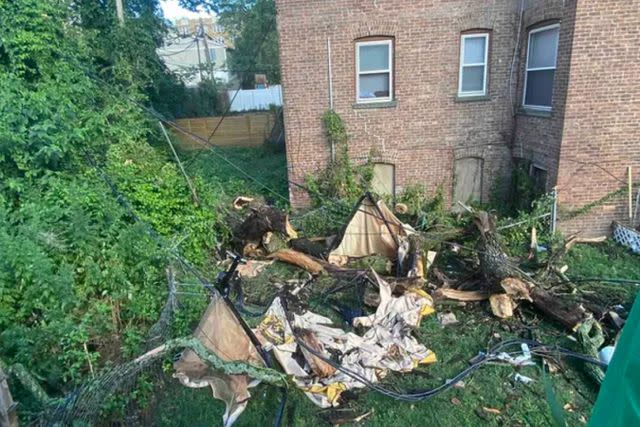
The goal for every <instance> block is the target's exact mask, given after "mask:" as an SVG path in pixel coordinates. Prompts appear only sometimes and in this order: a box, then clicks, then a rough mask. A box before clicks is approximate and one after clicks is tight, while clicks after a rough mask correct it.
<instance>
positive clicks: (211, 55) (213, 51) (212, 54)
mask: <svg viewBox="0 0 640 427" xmlns="http://www.w3.org/2000/svg"><path fill="white" fill-rule="evenodd" d="M209 61H211V62H213V63H215V62H216V48H215V47H212V48H209Z"/></svg>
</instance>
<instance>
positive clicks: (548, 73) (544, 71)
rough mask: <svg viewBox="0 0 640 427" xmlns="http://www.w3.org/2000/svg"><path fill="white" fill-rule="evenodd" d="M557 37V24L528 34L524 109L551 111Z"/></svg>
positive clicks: (558, 33)
mask: <svg viewBox="0 0 640 427" xmlns="http://www.w3.org/2000/svg"><path fill="white" fill-rule="evenodd" d="M559 35H560V26H559V25H558V24H555V25H549V26H547V27H542V28H537V29H535V30H531V31H530V32H529V44H528V50H527V72H526V75H525V80H524V100H523V104H524V106H525V107H528V108H536V109H540V110H551V99H552V96H553V78H554V75H555V73H556V58H557V56H558V39H559Z"/></svg>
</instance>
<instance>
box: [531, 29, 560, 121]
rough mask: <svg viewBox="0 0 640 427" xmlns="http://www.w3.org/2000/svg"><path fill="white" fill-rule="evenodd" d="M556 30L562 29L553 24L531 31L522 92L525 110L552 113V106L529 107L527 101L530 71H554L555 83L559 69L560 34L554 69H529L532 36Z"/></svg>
mask: <svg viewBox="0 0 640 427" xmlns="http://www.w3.org/2000/svg"><path fill="white" fill-rule="evenodd" d="M554 28H560V24H552V25H546V26H544V27H540V28H535V29H533V30H531V31H529V38H528V40H527V62H526V64H525V69H524V91H523V92H522V106H523V107H525V108H529V109H532V110H541V111H551V109H552V105H551V106H546V105H529V104H526V100H527V80H528V79H529V71H545V70H553V71H554V74H553V80H554V83H555V77H556V76H555V71H556V69H557V68H558V48H559V45H560V33H558V45H557V46H556V55H555V58H554V61H553V62H554V64H553V67H537V68H529V54H530V53H531V35H532V34H535V33H539V32H541V31H548V30H551V29H554ZM551 104H553V87H552V88H551Z"/></svg>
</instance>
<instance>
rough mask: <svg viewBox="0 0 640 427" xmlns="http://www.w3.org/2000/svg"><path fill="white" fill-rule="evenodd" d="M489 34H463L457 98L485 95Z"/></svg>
mask: <svg viewBox="0 0 640 427" xmlns="http://www.w3.org/2000/svg"><path fill="white" fill-rule="evenodd" d="M488 55H489V34H488V33H483V34H465V35H463V36H462V38H461V41H460V76H459V78H458V96H482V95H486V94H487V58H488Z"/></svg>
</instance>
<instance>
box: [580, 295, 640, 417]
mask: <svg viewBox="0 0 640 427" xmlns="http://www.w3.org/2000/svg"><path fill="white" fill-rule="evenodd" d="M589 426H590V427H605V426H606V427H631V426H640V294H639V295H638V296H637V297H636V301H635V303H634V304H633V308H632V310H631V314H630V315H629V318H628V319H627V322H626V323H625V325H624V328H623V329H622V334H621V336H620V340H619V342H618V344H617V345H616V350H615V352H614V353H613V358H612V359H611V363H610V364H609V367H608V369H607V373H606V375H605V377H604V381H603V382H602V385H601V387H600V393H599V394H598V399H597V400H596V404H595V406H594V408H593V413H592V414H591V419H590V420H589Z"/></svg>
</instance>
